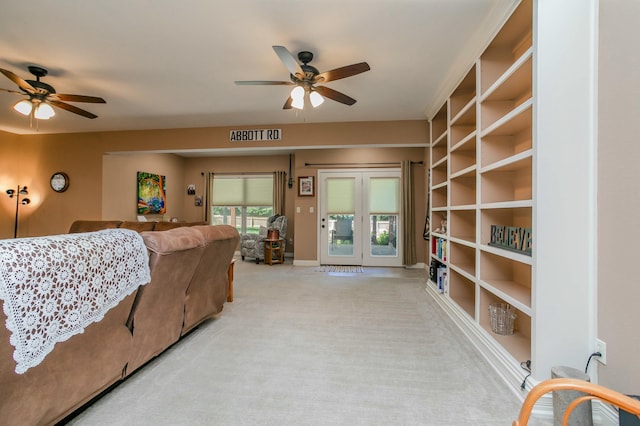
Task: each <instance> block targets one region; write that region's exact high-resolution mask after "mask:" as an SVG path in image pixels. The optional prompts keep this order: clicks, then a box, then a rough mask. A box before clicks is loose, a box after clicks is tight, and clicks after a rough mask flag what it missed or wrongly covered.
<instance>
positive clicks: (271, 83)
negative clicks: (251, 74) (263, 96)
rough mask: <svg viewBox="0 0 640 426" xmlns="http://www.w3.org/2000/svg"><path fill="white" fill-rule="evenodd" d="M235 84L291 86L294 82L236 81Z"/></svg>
mask: <svg viewBox="0 0 640 426" xmlns="http://www.w3.org/2000/svg"><path fill="white" fill-rule="evenodd" d="M234 83H235V84H237V85H238V86H258V85H267V86H291V85H293V82H291V81H260V80H256V81H235V82H234Z"/></svg>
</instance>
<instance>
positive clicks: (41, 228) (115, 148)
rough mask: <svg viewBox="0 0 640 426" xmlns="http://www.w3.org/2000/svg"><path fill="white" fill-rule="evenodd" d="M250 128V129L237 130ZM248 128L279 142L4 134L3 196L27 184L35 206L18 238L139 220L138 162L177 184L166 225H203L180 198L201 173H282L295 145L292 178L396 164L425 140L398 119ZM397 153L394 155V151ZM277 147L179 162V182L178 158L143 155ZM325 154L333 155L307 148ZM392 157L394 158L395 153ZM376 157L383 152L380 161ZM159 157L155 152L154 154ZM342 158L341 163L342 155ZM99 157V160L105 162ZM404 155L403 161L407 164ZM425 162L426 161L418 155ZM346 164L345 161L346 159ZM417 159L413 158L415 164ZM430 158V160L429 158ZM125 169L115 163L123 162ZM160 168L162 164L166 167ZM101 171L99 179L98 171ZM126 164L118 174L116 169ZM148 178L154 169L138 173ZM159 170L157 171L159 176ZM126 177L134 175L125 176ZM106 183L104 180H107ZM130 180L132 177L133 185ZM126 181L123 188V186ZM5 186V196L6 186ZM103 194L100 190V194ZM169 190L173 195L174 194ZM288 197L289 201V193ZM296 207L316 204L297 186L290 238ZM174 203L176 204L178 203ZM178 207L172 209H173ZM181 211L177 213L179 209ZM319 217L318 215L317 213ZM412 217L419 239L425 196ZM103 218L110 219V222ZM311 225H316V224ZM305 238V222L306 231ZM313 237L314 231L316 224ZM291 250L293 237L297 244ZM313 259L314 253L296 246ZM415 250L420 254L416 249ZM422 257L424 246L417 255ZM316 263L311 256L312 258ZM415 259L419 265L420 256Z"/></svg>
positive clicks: (213, 131)
mask: <svg viewBox="0 0 640 426" xmlns="http://www.w3.org/2000/svg"><path fill="white" fill-rule="evenodd" d="M242 128H245V129H249V128H252V127H251V126H243V127H242ZM253 128H280V129H282V130H283V138H282V140H281V141H271V142H251V143H244V142H242V143H239V142H236V143H231V142H229V131H230V130H232V129H237V127H234V128H230V127H221V128H205V129H174V130H149V131H131V132H102V133H79V134H64V135H24V136H17V135H12V134H9V133H0V185H1V186H0V189H2V190H4V189H7V188H10V187H13V186H16V185H18V184H20V185H28V186H29V190H30V193H31V194H32V195H31V196H30V197H31V199H32V200H33V201H34V202H33V203H32V204H31V205H29V206H27V207H26V208H24V209H22V208H21V213H20V214H21V218H20V232H19V236H35V235H49V234H58V233H64V232H67V230H68V229H69V226H70V225H71V223H72V222H73V221H74V220H76V219H103V218H104V219H111V218H115V217H116V216H118V217H122V218H123V219H128V218H131V219H133V218H135V213H134V212H135V177H132V176H134V175H131V174H132V173H135V171H137V170H134V169H137V168H138V167H137V166H136V162H137V161H138V160H140V161H141V164H150V165H151V164H153V163H154V161H155V163H163V162H166V163H165V166H166V167H168V170H170V171H169V172H167V173H168V174H170V175H171V176H173V174H175V175H176V177H175V180H174V179H173V178H172V179H171V180H170V181H169V184H170V185H174V184H175V185H177V188H173V187H172V186H170V187H169V188H168V191H169V192H170V194H173V193H175V194H176V195H177V197H182V198H176V199H175V200H174V201H169V203H170V204H168V208H169V209H170V210H169V212H168V214H167V216H166V217H167V218H168V217H172V216H177V217H178V218H179V219H182V218H183V217H184V220H189V221H190V220H200V218H201V214H202V213H201V210H202V208H198V207H195V206H193V199H192V197H188V196H187V195H186V185H187V184H189V183H195V184H196V185H197V192H198V193H202V190H201V185H202V178H201V175H200V173H201V172H203V171H209V170H210V169H209V167H214V169H213V171H214V172H215V171H223V170H226V171H232V172H236V171H274V170H276V167H277V170H287V169H288V165H289V159H288V152H289V151H292V152H293V151H296V149H295V147H302V148H306V149H310V150H309V151H307V150H306V149H303V150H300V149H298V150H297V153H298V156H299V155H300V154H301V153H305V154H304V156H303V158H302V159H298V158H296V159H295V161H296V165H295V168H296V172H295V173H296V176H298V171H299V169H302V170H300V173H302V172H305V170H304V162H311V161H312V160H313V162H317V161H319V159H321V158H322V159H323V160H322V161H327V162H329V161H346V160H345V159H347V158H350V159H353V161H356V160H357V161H359V162H362V161H380V158H385V159H389V158H391V160H385V161H396V160H400V159H402V158H401V157H403V156H404V155H405V154H399V153H402V152H405V151H404V149H405V148H402V146H403V145H405V146H406V145H414V146H415V145H421V146H426V143H427V140H428V138H427V123H426V121H420V120H416V121H397V122H366V123H363V122H357V123H327V124H296V125H277V126H253ZM375 145H385V146H389V147H390V148H389V149H386V150H385V151H371V152H368V150H367V149H366V148H363V149H358V150H356V149H354V150H347V151H343V150H339V151H336V150H337V149H341V148H343V147H353V146H356V147H357V146H362V147H367V146H375ZM394 146H398V148H393V147H394ZM258 147H259V148H271V149H281V150H283V151H282V152H287V154H286V155H276V156H273V158H272V156H271V155H266V156H261V157H243V156H237V157H236V156H228V157H223V158H222V157H211V158H209V159H200V158H188V159H185V160H184V169H183V172H182V173H183V175H182V178H180V177H178V176H179V175H180V170H179V169H180V166H179V161H177V160H176V159H175V158H173V160H170V159H169V156H168V157H166V158H164V160H162V161H161V160H159V159H160V158H163V157H155V156H146V155H148V154H150V152H149V151H159V150H189V149H214V148H216V149H225V150H229V149H239V150H242V149H245V148H254V149H255V148H258ZM311 148H331V149H311ZM395 150H398V153H395ZM426 151H427V149H426V148H418V150H417V151H415V153H412V154H411V156H412V157H424V156H426ZM127 152H128V153H132V154H133V153H142V154H145V156H143V157H140V158H138V159H136V158H135V157H131V158H128V159H127V158H126V157H123V158H119V159H118V158H116V157H115V156H109V157H113V158H107V156H105V154H107V153H127ZM381 152H384V153H383V154H381ZM154 155H155V154H154ZM345 155H346V156H345ZM103 157H104V158H103ZM407 158H409V157H407ZM419 159H422V158H418V160H419ZM349 161H351V160H349ZM416 161H417V160H416ZM425 161H426V159H425ZM119 162H121V163H119ZM165 166H163V167H165ZM103 167H104V168H105V172H104V173H103ZM121 167H123V168H124V169H121ZM416 170H421V172H420V173H421V174H422V176H421V177H420V178H419V179H418V180H419V181H420V182H421V184H422V185H423V186H422V188H420V189H418V188H416V191H420V194H424V182H425V179H426V178H425V177H424V169H416ZM57 171H64V172H66V173H67V174H68V175H69V177H70V181H71V185H70V187H69V189H68V190H67V191H66V192H65V193H62V194H57V193H54V192H53V191H52V190H51V189H50V188H49V178H50V176H51V175H52V174H53V173H54V172H57ZM144 171H149V172H154V170H144ZM160 173H162V171H160ZM127 175H130V176H127ZM103 178H104V182H103ZM129 179H131V180H129ZM127 182H129V183H127ZM3 188H4V189H3ZM103 188H106V189H105V190H103ZM174 191H175V192H174ZM291 192H293V193H295V194H296V196H295V197H291V196H289V194H290V193H291ZM0 200H1V202H0V238H11V237H13V215H14V212H15V205H12V204H11V201H12V200H10V199H8V197H0ZM298 201H300V203H315V197H314V198H313V200H307V199H298V198H297V192H296V190H295V188H294V189H292V190H290V191H288V193H287V206H286V211H287V215H288V216H289V217H291V218H292V219H291V225H290V227H291V231H290V232H291V236H292V237H293V235H295V233H296V232H297V231H298V229H299V227H298V226H295V217H294V216H295V215H294V214H293V211H294V205H295V203H296V202H298ZM174 203H175V204H174ZM173 206H175V208H176V210H175V211H173V210H172V209H173V208H174V207H173ZM180 206H181V207H180ZM316 210H317V209H316ZM416 210H419V211H420V213H419V215H417V224H416V232H417V233H419V234H420V235H421V233H422V227H423V223H422V221H423V220H424V219H423V218H421V217H422V216H423V215H424V211H425V206H424V196H423V198H422V201H419V200H417V201H416ZM107 216H109V217H107ZM314 226H315V225H314ZM302 229H303V232H307V230H308V229H311V228H309V227H308V224H307V225H305V226H304V227H303V228H302ZM314 231H315V227H314ZM298 240H299V241H304V242H305V243H304V247H310V246H311V245H312V244H315V234H314V236H313V239H308V238H306V235H305V238H298ZM294 243H295V240H294ZM298 249H300V251H301V253H302V254H303V255H304V258H312V257H309V253H310V252H311V251H313V250H315V249H309V250H307V249H306V248H303V247H300V246H299V245H298V247H296V256H297V255H298ZM419 250H420V249H419ZM422 250H423V251H424V248H422ZM313 258H315V252H314V257H313ZM419 261H424V259H423V258H419Z"/></svg>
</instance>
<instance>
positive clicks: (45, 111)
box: [34, 102, 56, 120]
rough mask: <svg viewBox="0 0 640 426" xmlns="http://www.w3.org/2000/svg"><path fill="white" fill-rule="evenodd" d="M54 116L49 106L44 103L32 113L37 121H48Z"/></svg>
mask: <svg viewBox="0 0 640 426" xmlns="http://www.w3.org/2000/svg"><path fill="white" fill-rule="evenodd" d="M54 115H56V112H55V111H54V110H53V108H52V107H51V105H49V104H46V103H44V102H42V103H40V104H39V105H38V106H37V107H36V112H35V113H34V116H35V117H36V118H37V119H38V120H48V119H50V118H51V117H53V116H54Z"/></svg>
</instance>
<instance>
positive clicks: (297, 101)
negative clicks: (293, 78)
mask: <svg viewBox="0 0 640 426" xmlns="http://www.w3.org/2000/svg"><path fill="white" fill-rule="evenodd" d="M291 99H292V102H291V106H292V107H294V108H296V109H304V97H302V98H293V97H292V98H291Z"/></svg>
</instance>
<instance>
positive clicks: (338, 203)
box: [326, 178, 356, 214]
mask: <svg viewBox="0 0 640 426" xmlns="http://www.w3.org/2000/svg"><path fill="white" fill-rule="evenodd" d="M326 184H327V213H328V214H350V213H354V212H355V211H356V207H355V204H354V203H355V198H356V197H355V192H356V190H355V189H356V188H355V180H354V179H353V178H330V179H327V181H326Z"/></svg>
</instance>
